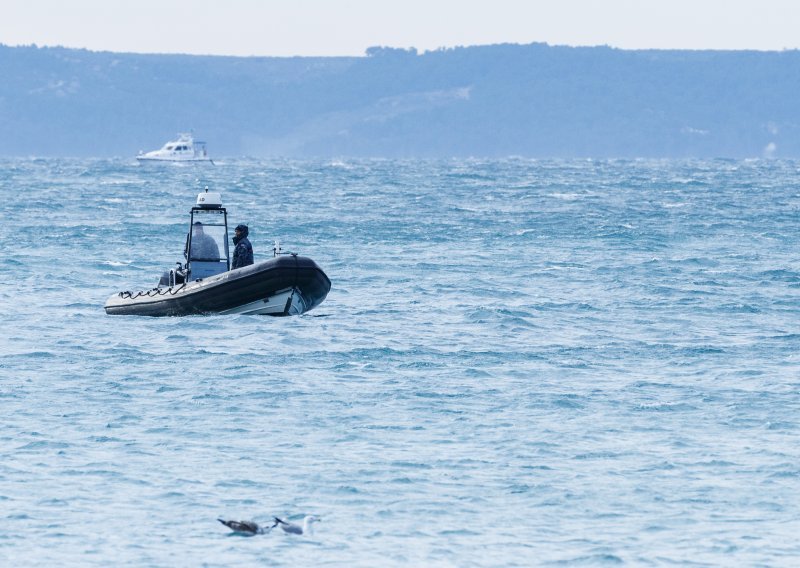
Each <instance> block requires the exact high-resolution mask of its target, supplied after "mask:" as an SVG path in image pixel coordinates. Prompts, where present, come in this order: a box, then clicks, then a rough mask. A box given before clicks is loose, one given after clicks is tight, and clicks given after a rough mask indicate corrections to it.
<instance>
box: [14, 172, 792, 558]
mask: <svg viewBox="0 0 800 568" xmlns="http://www.w3.org/2000/svg"><path fill="white" fill-rule="evenodd" d="M799 172H800V163H799V162H795V161H778V160H756V161H728V160H709V161H577V160H576V161H527V160H521V159H520V160H501V161H479V160H451V161H448V160H444V161H387V160H374V161H368V160H364V161H336V162H329V161H319V162H314V161H278V160H275V161H246V160H242V161H228V162H225V163H220V164H218V165H217V166H216V167H211V166H208V167H200V168H197V167H182V166H165V167H159V166H156V167H140V166H138V165H136V164H134V163H131V161H129V160H50V159H31V160H8V159H6V160H0V188H2V190H3V195H4V196H5V199H4V200H3V201H2V204H0V211H1V212H2V216H3V220H4V222H3V223H2V224H0V243H2V250H3V252H4V254H5V255H6V261H5V269H4V270H3V271H1V272H0V284H2V286H0V309H2V311H3V314H4V323H3V326H2V327H3V332H2V339H1V340H0V413H1V414H2V416H3V420H2V421H0V510H1V511H2V512H3V513H2V516H3V523H2V529H0V563H2V564H8V565H12V564H21V563H23V562H24V563H26V564H30V565H61V566H66V565H80V566H108V565H111V564H113V565H116V566H137V567H138V566H167V565H185V566H202V565H209V566H220V565H237V564H239V565H254V564H258V563H261V564H268V565H276V566H304V565H305V566H307V565H311V564H312V563H313V564H314V565H342V564H348V565H356V566H376V565H404V564H407V565H412V564H413V565H435V566H529V565H549V564H557V565H562V564H564V565H583V564H587V565H603V564H619V563H625V564H630V565H647V564H670V563H676V564H681V565H685V564H688V565H691V564H699V565H792V564H795V563H796V562H797V558H798V556H799V555H800V544H798V541H797V536H796V535H797V534H800V515H799V514H798V511H799V510H800V465H798V464H800V449H798V448H800V446H799V445H798V443H797V442H798V420H799V419H798V416H800V413H799V411H800V393H799V392H798V387H800V379H798V376H799V374H798V371H799V370H800V365H799V363H800V356H798V347H800V324H798V321H800V318H798V316H800V302H798V295H799V294H800V263H799V262H798V260H797V250H798V245H799V244H800V243H799V242H798V241H799V240H800V236H799V235H800V231H798V228H799V227H798V214H797V213H798V207H800V184H798V181H797V180H798V173H799ZM206 186H208V187H209V188H210V190H212V191H220V192H221V193H222V198H223V203H224V204H225V206H226V207H228V211H229V221H230V222H231V224H232V225H234V226H235V225H236V224H238V223H246V224H248V225H249V226H250V235H251V240H252V242H253V245H254V248H255V252H256V261H258V260H259V259H265V258H267V257H269V256H270V255H271V249H272V241H273V240H274V239H280V241H281V242H282V244H283V247H284V250H291V251H296V252H299V253H300V254H303V255H305V256H309V257H311V258H313V259H314V260H315V261H317V263H318V264H319V265H320V266H321V267H322V268H323V269H324V270H325V271H326V273H327V274H328V276H329V277H330V279H331V281H332V289H331V292H330V294H329V296H328V298H327V300H326V301H325V302H324V303H323V304H322V305H321V306H320V307H318V308H317V309H316V310H314V311H312V312H310V313H309V314H307V315H305V316H302V317H291V318H270V317H258V316H204V317H187V318H159V319H151V318H139V317H110V316H106V315H105V313H104V311H103V309H102V306H103V303H104V302H105V300H106V298H107V297H108V296H109V295H111V294H113V293H116V292H118V291H121V290H137V289H147V288H151V287H153V286H155V284H156V282H157V280H158V276H159V275H160V273H161V272H162V271H163V270H165V269H167V268H169V267H170V266H172V265H174V263H175V262H176V261H178V260H182V257H181V252H182V250H183V243H184V238H185V234H186V230H187V228H188V222H189V221H188V211H189V209H190V207H191V206H192V205H193V204H194V201H195V197H196V194H197V193H198V192H199V191H201V190H202V189H203V188H204V187H206ZM305 514H316V515H319V516H321V517H322V518H323V522H322V523H320V525H319V526H318V527H317V534H316V536H315V537H314V538H313V539H307V538H302V537H301V538H294V537H290V536H286V535H282V534H269V535H264V536H258V537H253V538H239V537H231V536H230V535H229V531H228V530H227V529H226V528H225V527H223V526H222V525H220V524H219V523H218V522H217V521H216V518H217V517H218V516H222V517H226V518H236V519H251V520H255V521H257V522H260V523H268V522H269V520H270V518H271V516H272V515H279V516H283V515H286V516H289V517H290V518H291V519H292V520H295V521H299V520H300V519H302V516H303V515H305Z"/></svg>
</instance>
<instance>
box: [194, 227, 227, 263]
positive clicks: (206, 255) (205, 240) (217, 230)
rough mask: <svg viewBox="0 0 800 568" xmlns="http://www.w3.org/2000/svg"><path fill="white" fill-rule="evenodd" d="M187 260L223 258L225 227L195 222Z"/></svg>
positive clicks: (216, 259) (215, 259) (217, 259)
mask: <svg viewBox="0 0 800 568" xmlns="http://www.w3.org/2000/svg"><path fill="white" fill-rule="evenodd" d="M189 260H206V261H219V260H225V227H221V226H219V225H198V224H197V223H195V225H194V226H193V227H192V250H191V254H190V255H189Z"/></svg>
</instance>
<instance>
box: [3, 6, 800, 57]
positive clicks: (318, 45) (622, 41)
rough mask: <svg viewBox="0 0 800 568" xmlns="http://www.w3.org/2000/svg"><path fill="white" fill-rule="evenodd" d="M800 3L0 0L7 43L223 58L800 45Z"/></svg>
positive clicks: (779, 46)
mask: <svg viewBox="0 0 800 568" xmlns="http://www.w3.org/2000/svg"><path fill="white" fill-rule="evenodd" d="M799 30H800V0H528V1H524V0H327V1H325V0H280V1H279V0H260V1H259V0H219V1H211V0H192V1H187V0H124V1H123V0H0V43H3V44H6V45H21V44H31V43H35V44H37V45H40V46H43V45H49V46H53V45H63V46H66V47H85V48H88V49H92V50H108V51H130V52H140V53H154V52H160V53H194V54H206V53H209V54H220V55H278V56H287V55H362V54H363V53H364V50H365V49H366V48H367V47H370V46H373V45H387V46H392V47H416V48H417V49H418V50H419V51H426V50H431V49H436V48H438V47H452V46H456V45H482V44H491V43H503V42H508V43H531V42H535V41H536V42H546V43H549V44H551V45H611V46H614V47H620V48H626V49H635V48H658V49H662V48H680V49H759V50H781V49H797V48H800V31H799Z"/></svg>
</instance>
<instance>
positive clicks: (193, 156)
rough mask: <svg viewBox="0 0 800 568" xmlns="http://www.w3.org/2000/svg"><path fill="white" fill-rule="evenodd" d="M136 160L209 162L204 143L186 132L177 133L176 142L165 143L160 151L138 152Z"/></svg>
mask: <svg viewBox="0 0 800 568" xmlns="http://www.w3.org/2000/svg"><path fill="white" fill-rule="evenodd" d="M136 159H137V160H139V162H211V158H210V157H209V156H208V151H207V150H206V143H205V142H201V141H199V140H195V139H194V138H193V137H192V135H191V134H190V133H186V132H183V133H179V134H178V139H177V140H174V141H171V142H167V143H166V144H164V147H163V148H161V149H160V150H153V151H152V152H140V153H139V155H138V156H136ZM211 163H213V162H211Z"/></svg>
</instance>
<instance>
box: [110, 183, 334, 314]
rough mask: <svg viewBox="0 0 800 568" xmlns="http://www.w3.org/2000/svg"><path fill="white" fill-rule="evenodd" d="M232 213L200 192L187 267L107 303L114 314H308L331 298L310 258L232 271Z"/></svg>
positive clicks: (284, 256)
mask: <svg viewBox="0 0 800 568" xmlns="http://www.w3.org/2000/svg"><path fill="white" fill-rule="evenodd" d="M227 218H228V216H227V211H226V210H225V208H224V207H222V202H221V199H220V198H219V194H218V193H208V191H207V190H206V192H205V193H201V194H200V195H198V197H197V205H196V206H195V207H192V211H191V215H190V231H189V234H188V235H187V240H186V247H185V252H184V255H185V258H186V264H185V265H183V264H181V263H178V267H177V268H173V269H172V270H170V271H168V272H166V273H164V274H163V275H162V277H161V280H160V281H159V284H158V286H156V287H155V288H152V289H150V290H142V291H134V292H127V291H126V292H119V293H117V294H114V295H113V296H111V297H110V298H109V299H108V300H107V301H106V304H105V310H106V313H107V314H109V315H140V316H185V315H191V314H265V315H272V316H289V315H299V314H303V313H305V312H307V311H309V310H311V309H313V308H315V307H316V306H318V305H319V304H320V303H321V302H322V301H323V300H324V299H325V297H326V296H327V295H328V292H329V291H330V289H331V282H330V280H329V279H328V277H327V275H326V274H325V273H324V272H323V271H322V269H321V268H320V267H319V266H318V265H317V263H316V262H314V261H313V260H311V259H310V258H308V257H304V256H298V255H297V254H295V253H283V252H282V251H281V249H280V245H279V244H277V243H276V245H275V248H274V249H273V258H270V259H268V260H265V261H262V262H258V263H255V264H251V265H249V266H245V267H242V268H236V269H234V270H231V269H230V266H231V264H230V254H229V247H228V222H227Z"/></svg>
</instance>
